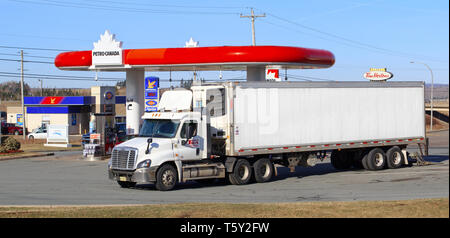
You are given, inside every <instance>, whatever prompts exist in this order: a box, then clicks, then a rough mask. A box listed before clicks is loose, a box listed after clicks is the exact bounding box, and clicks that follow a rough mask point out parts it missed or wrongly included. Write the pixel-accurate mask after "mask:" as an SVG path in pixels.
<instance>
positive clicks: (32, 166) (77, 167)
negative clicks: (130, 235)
mask: <svg viewBox="0 0 450 238" xmlns="http://www.w3.org/2000/svg"><path fill="white" fill-rule="evenodd" d="M430 138H431V140H432V143H431V145H432V146H433V148H431V149H430V156H428V157H426V158H425V159H426V160H427V161H430V162H434V163H433V164H432V165H428V166H412V167H403V168H400V169H396V170H382V171H376V172H375V171H365V170H349V171H337V170H335V169H334V168H333V167H332V166H331V164H330V163H329V160H325V161H323V162H322V163H319V164H318V165H316V166H315V167H312V168H297V170H296V171H295V172H294V173H290V172H289V171H288V169H287V168H283V167H280V168H278V176H277V177H275V178H274V179H273V180H272V181H270V182H268V183H262V184H250V185H244V186H235V185H226V184H216V185H201V184H199V183H196V182H189V183H186V184H178V185H177V187H176V189H175V190H173V191H168V192H160V191H157V190H155V188H154V186H153V185H139V186H138V187H137V188H134V189H123V188H120V187H119V185H118V184H117V183H116V182H114V181H111V180H108V174H107V170H106V165H107V161H83V160H80V159H78V157H79V153H80V152H66V153H56V155H55V156H53V157H41V158H30V159H17V160H7V161H0V206H1V205H3V206H9V205H99V204H155V203H157V204H160V203H185V202H229V203H253V202H298V201H354V200H403V199H415V198H439V197H449V156H448V155H449V148H448V131H446V132H442V133H437V134H435V135H434V137H433V136H430ZM411 151H415V150H414V149H411Z"/></svg>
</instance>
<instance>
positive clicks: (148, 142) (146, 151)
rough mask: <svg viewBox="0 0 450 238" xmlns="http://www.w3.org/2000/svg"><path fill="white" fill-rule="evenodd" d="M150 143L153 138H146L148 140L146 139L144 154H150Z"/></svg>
mask: <svg viewBox="0 0 450 238" xmlns="http://www.w3.org/2000/svg"><path fill="white" fill-rule="evenodd" d="M152 142H153V138H148V139H147V149H146V150H145V154H148V153H150V150H149V147H150V144H151V143H152Z"/></svg>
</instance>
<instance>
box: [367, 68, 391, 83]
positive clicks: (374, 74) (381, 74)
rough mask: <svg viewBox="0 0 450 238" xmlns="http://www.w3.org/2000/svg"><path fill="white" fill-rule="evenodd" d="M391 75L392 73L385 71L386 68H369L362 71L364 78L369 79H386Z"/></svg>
mask: <svg viewBox="0 0 450 238" xmlns="http://www.w3.org/2000/svg"><path fill="white" fill-rule="evenodd" d="M393 76H394V75H393V74H392V73H390V72H387V71H386V68H381V69H375V68H371V69H370V71H369V72H367V73H364V78H366V79H369V80H370V81H386V80H388V79H390V78H392V77H393Z"/></svg>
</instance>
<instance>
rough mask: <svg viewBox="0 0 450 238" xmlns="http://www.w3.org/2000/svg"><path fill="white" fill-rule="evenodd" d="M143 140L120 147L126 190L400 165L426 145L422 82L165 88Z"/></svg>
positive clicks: (115, 166) (117, 169)
mask: <svg viewBox="0 0 450 238" xmlns="http://www.w3.org/2000/svg"><path fill="white" fill-rule="evenodd" d="M142 119H143V124H142V127H141V130H140V134H139V136H138V137H135V138H133V139H131V140H128V141H126V142H124V143H122V144H120V145H118V146H116V147H114V149H113V151H112V156H111V159H110V161H109V163H108V172H109V178H110V179H112V180H115V181H117V182H118V183H119V185H120V186H121V187H133V186H135V185H136V183H154V184H155V186H156V188H157V189H158V190H170V189H173V188H174V186H175V185H176V183H177V182H186V181H190V180H199V181H200V180H201V181H211V180H214V179H217V178H225V179H227V180H228V181H229V182H230V183H231V184H235V185H243V184H248V183H250V182H253V181H256V182H266V181H269V180H270V179H271V178H272V176H275V175H276V169H275V168H276V165H282V166H287V167H289V168H291V170H293V169H295V167H296V166H314V165H315V163H316V161H317V159H324V158H325V156H326V155H327V154H330V152H331V156H330V159H331V163H332V165H333V166H334V167H335V168H336V169H349V168H351V167H355V168H364V169H367V170H381V169H386V168H389V169H395V168H399V167H401V166H402V165H404V164H407V163H408V159H407V154H406V147H407V146H408V145H409V144H417V143H424V142H425V110H424V83H423V82H222V83H208V84H197V85H194V86H192V87H191V89H190V90H186V89H183V90H181V89H175V90H170V91H167V92H165V93H164V94H163V95H162V97H161V100H160V105H159V111H157V112H147V113H145V114H144V115H143V117H142ZM327 152H328V153H327Z"/></svg>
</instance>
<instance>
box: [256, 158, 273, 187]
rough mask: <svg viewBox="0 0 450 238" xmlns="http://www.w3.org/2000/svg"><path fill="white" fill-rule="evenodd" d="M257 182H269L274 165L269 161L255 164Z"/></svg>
mask: <svg viewBox="0 0 450 238" xmlns="http://www.w3.org/2000/svg"><path fill="white" fill-rule="evenodd" d="M253 170H254V174H255V180H256V182H257V183H264V182H267V181H269V180H270V179H271V178H272V175H273V164H272V162H270V160H269V159H266V158H264V159H259V160H257V161H256V162H255V163H254V164H253Z"/></svg>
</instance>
